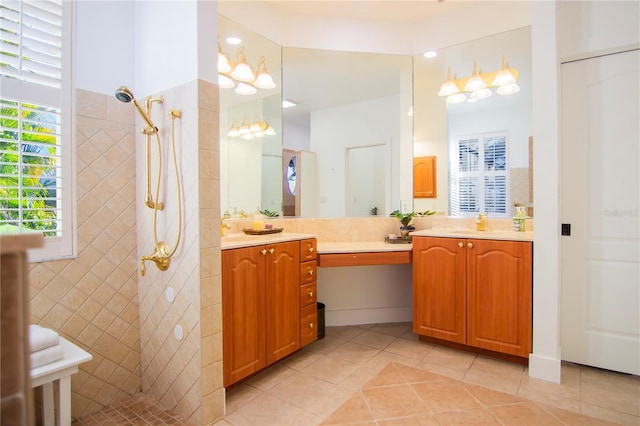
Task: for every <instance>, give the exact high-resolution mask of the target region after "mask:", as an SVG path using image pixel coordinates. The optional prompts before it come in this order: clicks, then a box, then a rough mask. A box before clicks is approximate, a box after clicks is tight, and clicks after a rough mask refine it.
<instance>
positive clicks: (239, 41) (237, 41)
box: [226, 36, 242, 44]
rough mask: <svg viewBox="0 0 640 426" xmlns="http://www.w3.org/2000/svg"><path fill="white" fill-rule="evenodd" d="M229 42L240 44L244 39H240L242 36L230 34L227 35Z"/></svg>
mask: <svg viewBox="0 0 640 426" xmlns="http://www.w3.org/2000/svg"><path fill="white" fill-rule="evenodd" d="M226 40H227V43H229V44H240V43H242V40H241V39H240V37H235V36H229V37H227V39H226Z"/></svg>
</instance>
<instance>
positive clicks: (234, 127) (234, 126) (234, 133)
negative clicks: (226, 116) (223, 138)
mask: <svg viewBox="0 0 640 426" xmlns="http://www.w3.org/2000/svg"><path fill="white" fill-rule="evenodd" d="M227 136H229V137H232V138H235V137H238V136H240V128H238V122H236V120H233V121H232V122H231V128H230V129H229V132H227Z"/></svg>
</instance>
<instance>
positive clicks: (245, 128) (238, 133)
mask: <svg viewBox="0 0 640 426" xmlns="http://www.w3.org/2000/svg"><path fill="white" fill-rule="evenodd" d="M275 134H276V131H275V129H274V128H273V126H272V125H271V122H270V121H269V119H264V120H262V119H261V118H260V116H259V115H257V114H256V117H255V119H254V120H253V123H251V124H249V121H248V120H247V119H246V118H245V119H244V120H242V124H241V125H240V126H239V127H238V122H237V121H236V120H235V119H234V120H233V121H231V127H230V128H229V131H228V132H227V136H229V137H230V138H237V137H240V138H242V139H254V138H263V137H265V136H274V135H275Z"/></svg>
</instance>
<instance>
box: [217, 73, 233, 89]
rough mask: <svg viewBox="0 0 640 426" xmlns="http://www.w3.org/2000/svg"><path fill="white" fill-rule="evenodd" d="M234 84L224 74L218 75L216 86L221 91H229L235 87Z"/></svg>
mask: <svg viewBox="0 0 640 426" xmlns="http://www.w3.org/2000/svg"><path fill="white" fill-rule="evenodd" d="M235 85H236V83H234V82H233V80H232V79H231V78H230V77H227V76H226V75H224V74H218V86H220V87H222V88H223V89H231V88H233V87H235Z"/></svg>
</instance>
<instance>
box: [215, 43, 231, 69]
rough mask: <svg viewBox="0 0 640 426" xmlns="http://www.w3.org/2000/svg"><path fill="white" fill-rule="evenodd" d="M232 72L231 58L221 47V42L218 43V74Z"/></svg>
mask: <svg viewBox="0 0 640 426" xmlns="http://www.w3.org/2000/svg"><path fill="white" fill-rule="evenodd" d="M229 71H231V65H229V58H227V55H225V54H224V52H223V51H222V47H221V46H220V42H218V72H229Z"/></svg>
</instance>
